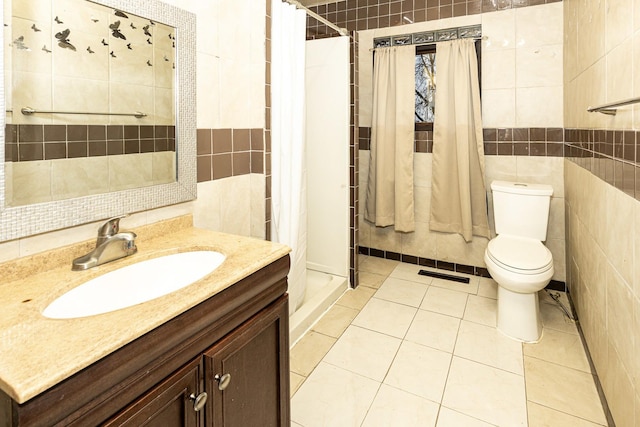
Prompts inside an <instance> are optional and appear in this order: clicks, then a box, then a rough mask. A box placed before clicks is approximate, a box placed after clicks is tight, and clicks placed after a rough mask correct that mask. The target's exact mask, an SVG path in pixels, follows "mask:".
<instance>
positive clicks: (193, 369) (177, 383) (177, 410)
mask: <svg viewBox="0 0 640 427" xmlns="http://www.w3.org/2000/svg"><path fill="white" fill-rule="evenodd" d="M201 372H202V361H201V359H200V358H198V359H196V360H194V361H192V362H190V363H188V364H187V365H185V366H184V367H182V368H181V369H179V370H178V371H176V372H175V373H173V374H172V375H171V376H169V377H167V378H166V379H165V380H164V381H162V382H161V383H160V384H158V385H157V386H155V387H154V388H152V389H151V390H150V391H149V392H147V393H146V394H144V395H143V396H142V397H140V398H139V399H137V400H136V401H135V402H133V403H132V404H131V405H129V406H128V407H127V408H125V409H124V410H122V411H121V412H120V413H119V414H117V415H116V416H114V417H113V418H112V419H111V420H109V421H107V422H106V423H105V425H106V426H135V427H138V426H145V427H179V426H188V427H199V426H201V425H202V421H203V412H204V410H199V411H196V410H195V407H194V405H195V398H196V397H198V396H200V400H199V401H198V403H199V404H202V401H203V400H204V399H203V397H204V396H201V395H200V394H199V391H200V389H201V388H200V380H201Z"/></svg>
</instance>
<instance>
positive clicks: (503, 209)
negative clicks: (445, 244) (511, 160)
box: [484, 181, 553, 342]
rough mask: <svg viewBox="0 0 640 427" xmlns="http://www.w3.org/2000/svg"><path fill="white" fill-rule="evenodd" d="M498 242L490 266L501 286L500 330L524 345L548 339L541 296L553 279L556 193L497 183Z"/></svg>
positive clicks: (487, 257) (487, 258) (487, 259)
mask: <svg viewBox="0 0 640 427" xmlns="http://www.w3.org/2000/svg"><path fill="white" fill-rule="evenodd" d="M491 190H492V192H493V212H494V218H495V226H496V234H497V235H498V236H497V237H496V238H495V239H491V241H489V245H488V246H487V249H486V251H485V253H484V261H485V263H486V264H487V270H489V273H490V274H491V277H493V279H494V280H495V281H496V282H498V330H499V331H501V332H502V333H504V334H505V335H507V336H509V337H511V338H514V339H516V340H519V341H524V342H536V341H538V340H539V339H540V336H541V334H542V320H541V318H540V310H539V308H538V291H540V290H542V289H543V288H544V287H545V286H546V285H547V284H548V283H549V281H550V280H551V277H552V276H553V258H552V256H551V251H549V249H547V247H546V246H544V245H543V244H542V242H543V241H544V240H546V238H547V224H548V221H549V203H550V200H551V195H552V194H553V188H552V187H551V186H550V185H543V184H525V183H520V182H507V181H493V182H492V183H491Z"/></svg>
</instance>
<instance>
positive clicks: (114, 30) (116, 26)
mask: <svg viewBox="0 0 640 427" xmlns="http://www.w3.org/2000/svg"><path fill="white" fill-rule="evenodd" d="M109 28H110V29H111V35H112V36H113V37H115V38H117V39H122V40H126V39H127V38H126V37H125V36H124V34H122V33H121V32H120V21H116V22H114V23H113V24H111V25H109Z"/></svg>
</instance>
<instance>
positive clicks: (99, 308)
mask: <svg viewBox="0 0 640 427" xmlns="http://www.w3.org/2000/svg"><path fill="white" fill-rule="evenodd" d="M224 260H225V256H224V255H223V254H221V253H219V252H215V251H193V252H180V253H177V254H172V255H165V256H162V257H158V258H152V259H149V260H145V261H141V262H139V263H136V264H132V265H128V266H126V267H122V268H119V269H117V270H113V271H110V272H109V273H106V274H103V275H102V276H98V277H96V278H94V279H91V280H89V281H87V282H85V283H83V284H81V285H80V286H78V287H76V288H73V289H71V290H70V291H68V292H66V293H65V294H63V295H61V296H60V297H58V298H57V299H56V300H54V301H53V302H52V303H51V304H49V305H48V306H47V308H45V309H44V311H43V312H42V314H43V316H45V317H48V318H50V319H73V318H78V317H87V316H93V315H96V314H102V313H108V312H110V311H115V310H119V309H121V308H126V307H131V306H133V305H136V304H141V303H143V302H146V301H151V300H153V299H155V298H159V297H161V296H163V295H167V294H169V293H171V292H174V291H177V290H178V289H182V288H184V287H186V286H189V285H190V284H192V283H194V282H197V281H198V280H200V279H202V278H203V277H205V276H207V275H208V274H210V273H211V272H213V271H214V270H215V269H216V268H218V267H219V266H220V265H221V264H222V263H223V261H224Z"/></svg>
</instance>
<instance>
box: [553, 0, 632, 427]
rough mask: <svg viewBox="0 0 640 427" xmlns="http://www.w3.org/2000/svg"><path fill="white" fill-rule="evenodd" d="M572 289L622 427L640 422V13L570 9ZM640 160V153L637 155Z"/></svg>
mask: <svg viewBox="0 0 640 427" xmlns="http://www.w3.org/2000/svg"><path fill="white" fill-rule="evenodd" d="M564 9H565V10H564V19H565V28H566V31H565V45H564V46H565V49H564V70H565V74H564V81H565V96H564V111H565V125H566V127H567V130H566V131H565V135H566V141H567V144H568V145H567V147H566V150H567V152H566V154H567V157H566V160H565V186H566V209H565V215H566V242H567V254H568V256H567V283H568V285H569V289H570V291H571V293H572V296H573V301H574V304H575V307H576V310H577V311H578V315H579V317H580V320H581V325H582V329H583V331H584V335H585V338H586V342H587V346H588V347H589V351H590V353H591V355H592V358H593V362H594V365H595V368H596V372H597V375H598V377H599V380H600V382H601V384H602V386H603V389H604V392H605V395H606V397H607V400H608V402H609V407H610V409H611V412H612V415H613V419H614V421H615V424H616V425H617V426H619V427H620V426H637V425H638V424H639V423H640V201H639V200H640V198H639V197H638V170H639V163H638V158H637V151H638V138H637V136H638V135H637V133H638V131H639V130H640V106H639V104H636V105H635V106H634V105H631V106H625V107H622V108H620V109H619V110H618V114H617V115H616V116H607V115H603V114H597V113H588V112H587V111H586V110H587V108H588V107H589V106H596V105H601V104H605V103H609V102H615V101H619V100H624V99H627V98H631V97H634V96H638V95H640V77H639V76H640V63H639V62H638V61H637V58H639V57H640V5H639V4H638V2H636V1H633V0H619V1H616V0H609V1H598V2H582V1H578V0H565V1H564ZM634 151H635V153H634Z"/></svg>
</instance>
